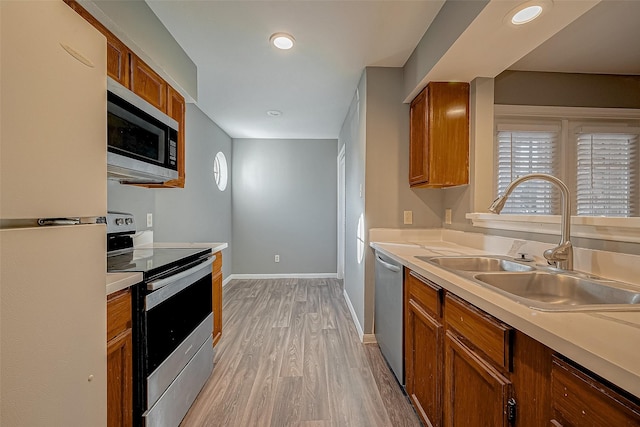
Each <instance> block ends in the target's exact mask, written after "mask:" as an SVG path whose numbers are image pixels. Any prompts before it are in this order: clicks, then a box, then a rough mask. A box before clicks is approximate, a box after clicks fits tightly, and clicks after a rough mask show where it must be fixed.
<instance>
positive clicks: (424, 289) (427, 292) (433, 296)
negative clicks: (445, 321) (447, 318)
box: [406, 270, 443, 318]
mask: <svg viewBox="0 0 640 427" xmlns="http://www.w3.org/2000/svg"><path fill="white" fill-rule="evenodd" d="M406 271H407V273H408V274H407V286H408V292H409V298H410V299H412V300H414V301H416V302H418V303H419V305H420V306H422V308H424V309H425V310H427V311H428V312H430V313H431V314H432V315H434V316H435V317H438V318H439V317H442V303H441V301H442V292H443V291H442V288H441V287H440V286H438V285H436V284H435V283H433V282H431V281H430V280H428V279H425V278H424V277H422V276H420V275H419V274H417V273H415V272H413V271H411V270H406Z"/></svg>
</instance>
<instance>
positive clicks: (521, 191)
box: [496, 124, 560, 215]
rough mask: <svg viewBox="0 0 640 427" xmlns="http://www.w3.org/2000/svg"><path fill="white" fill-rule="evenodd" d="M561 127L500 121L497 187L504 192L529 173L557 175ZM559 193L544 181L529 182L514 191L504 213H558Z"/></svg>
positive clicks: (497, 137) (498, 129)
mask: <svg viewBox="0 0 640 427" xmlns="http://www.w3.org/2000/svg"><path fill="white" fill-rule="evenodd" d="M559 138H560V126H555V125H550V126H546V125H513V124H510V125H506V124H498V128H497V132H496V146H497V150H496V152H497V157H498V158H497V168H498V171H497V190H498V195H502V194H504V192H505V189H506V188H507V186H508V185H509V183H510V182H511V181H513V180H514V179H516V178H518V177H520V176H523V175H527V174H530V173H546V174H550V175H554V176H558V166H557V165H558V164H559V161H558V157H559V154H558V145H559ZM558 201H559V196H558V194H557V191H556V190H555V188H553V187H552V185H551V184H550V183H548V182H545V181H541V180H531V181H527V182H525V183H523V184H521V185H519V186H518V187H516V188H515V190H514V191H513V192H512V193H511V196H510V197H509V199H508V200H507V203H506V204H505V207H504V209H503V210H502V212H503V213H512V214H540V215H549V214H554V213H557V210H558V209H557V208H558Z"/></svg>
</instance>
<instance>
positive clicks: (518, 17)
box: [511, 5, 542, 25]
mask: <svg viewBox="0 0 640 427" xmlns="http://www.w3.org/2000/svg"><path fill="white" fill-rule="evenodd" d="M541 13H542V6H538V5H535V6H528V7H525V8H524V9H522V10H520V11H518V12H516V14H515V15H513V17H512V18H511V22H513V23H514V24H516V25H521V24H526V23H527V22H531V21H533V20H534V19H536V18H537V17H538V16H540V14H541Z"/></svg>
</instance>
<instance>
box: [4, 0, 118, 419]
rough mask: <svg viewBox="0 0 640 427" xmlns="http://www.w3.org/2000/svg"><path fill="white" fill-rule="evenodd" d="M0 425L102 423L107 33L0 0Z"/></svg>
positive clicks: (64, 15) (36, 6) (45, 5)
mask: <svg viewBox="0 0 640 427" xmlns="http://www.w3.org/2000/svg"><path fill="white" fill-rule="evenodd" d="M0 31H1V37H0V42H1V47H0V66H1V70H0V138H1V139H0V425H2V426H3V427H21V426H25V427H26V426H29V427H37V426H91V427H95V426H98V427H100V426H106V419H107V415H106V413H107V412H106V400H107V399H106V396H107V391H106V295H105V293H106V290H105V271H106V254H105V246H106V235H105V226H104V225H103V224H84V225H62V226H37V225H36V220H37V219H39V218H83V221H84V222H88V223H90V222H92V221H94V220H95V218H96V217H101V216H104V215H106V204H107V197H106V42H105V39H104V37H103V36H102V35H101V34H100V33H98V32H97V31H96V30H95V29H94V28H93V27H92V26H91V25H89V24H88V23H87V22H86V21H84V19H82V18H81V17H80V16H79V15H77V14H76V13H75V12H74V11H73V10H72V9H71V8H69V7H68V6H67V5H66V4H65V3H64V2H63V1H62V0H48V1H0Z"/></svg>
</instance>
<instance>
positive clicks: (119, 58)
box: [104, 31, 130, 88]
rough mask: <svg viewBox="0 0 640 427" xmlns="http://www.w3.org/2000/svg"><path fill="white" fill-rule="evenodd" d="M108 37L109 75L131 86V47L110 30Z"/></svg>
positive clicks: (123, 84) (106, 34) (107, 33)
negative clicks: (128, 47)
mask: <svg viewBox="0 0 640 427" xmlns="http://www.w3.org/2000/svg"><path fill="white" fill-rule="evenodd" d="M104 35H105V36H106V37H107V75H108V76H109V77H111V78H112V79H114V80H115V81H117V82H118V83H120V84H121V85H122V86H124V87H127V88H128V87H129V74H130V73H129V49H127V47H126V46H125V45H124V43H122V42H121V41H120V40H118V38H116V37H115V36H114V35H113V34H111V33H110V32H108V31H107V32H106V33H104Z"/></svg>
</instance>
